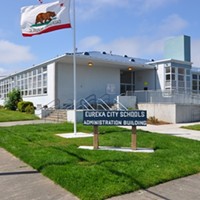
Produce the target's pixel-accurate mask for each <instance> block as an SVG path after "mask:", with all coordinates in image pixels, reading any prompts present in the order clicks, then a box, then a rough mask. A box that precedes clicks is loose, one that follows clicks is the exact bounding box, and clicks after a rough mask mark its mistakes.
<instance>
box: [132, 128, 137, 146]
mask: <svg viewBox="0 0 200 200" xmlns="http://www.w3.org/2000/svg"><path fill="white" fill-rule="evenodd" d="M131 149H133V150H136V149H137V134H136V126H132V134H131Z"/></svg>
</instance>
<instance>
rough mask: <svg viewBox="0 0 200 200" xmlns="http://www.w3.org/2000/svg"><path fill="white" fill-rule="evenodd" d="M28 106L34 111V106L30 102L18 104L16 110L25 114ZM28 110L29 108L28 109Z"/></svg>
mask: <svg viewBox="0 0 200 200" xmlns="http://www.w3.org/2000/svg"><path fill="white" fill-rule="evenodd" d="M28 106H30V107H33V109H34V106H33V103H32V102H30V101H20V102H19V103H18V104H17V108H18V110H19V111H20V112H26V108H27V107H28ZM29 109H30V108H29Z"/></svg>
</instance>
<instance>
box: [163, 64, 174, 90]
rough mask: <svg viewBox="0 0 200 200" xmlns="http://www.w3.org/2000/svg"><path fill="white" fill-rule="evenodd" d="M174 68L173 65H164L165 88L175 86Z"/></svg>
mask: <svg viewBox="0 0 200 200" xmlns="http://www.w3.org/2000/svg"><path fill="white" fill-rule="evenodd" d="M175 72H176V70H175V68H174V67H165V89H168V90H169V89H175V88H176V74H175Z"/></svg>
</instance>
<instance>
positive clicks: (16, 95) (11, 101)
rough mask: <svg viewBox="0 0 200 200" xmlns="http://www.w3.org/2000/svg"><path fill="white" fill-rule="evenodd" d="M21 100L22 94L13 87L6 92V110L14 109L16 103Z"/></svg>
mask: <svg viewBox="0 0 200 200" xmlns="http://www.w3.org/2000/svg"><path fill="white" fill-rule="evenodd" d="M20 101H22V96H21V93H20V90H19V89H13V90H12V91H10V92H9V93H8V97H7V98H6V100H5V108H6V109H8V110H16V109H17V104H18V103H19V102H20Z"/></svg>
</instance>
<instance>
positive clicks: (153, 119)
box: [148, 116, 159, 124]
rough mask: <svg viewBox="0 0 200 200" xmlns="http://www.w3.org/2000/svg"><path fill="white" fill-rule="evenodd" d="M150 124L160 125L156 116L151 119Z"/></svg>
mask: <svg viewBox="0 0 200 200" xmlns="http://www.w3.org/2000/svg"><path fill="white" fill-rule="evenodd" d="M148 122H149V123H150V124H158V123H159V121H158V119H157V118H155V116H152V117H149V119H148Z"/></svg>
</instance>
